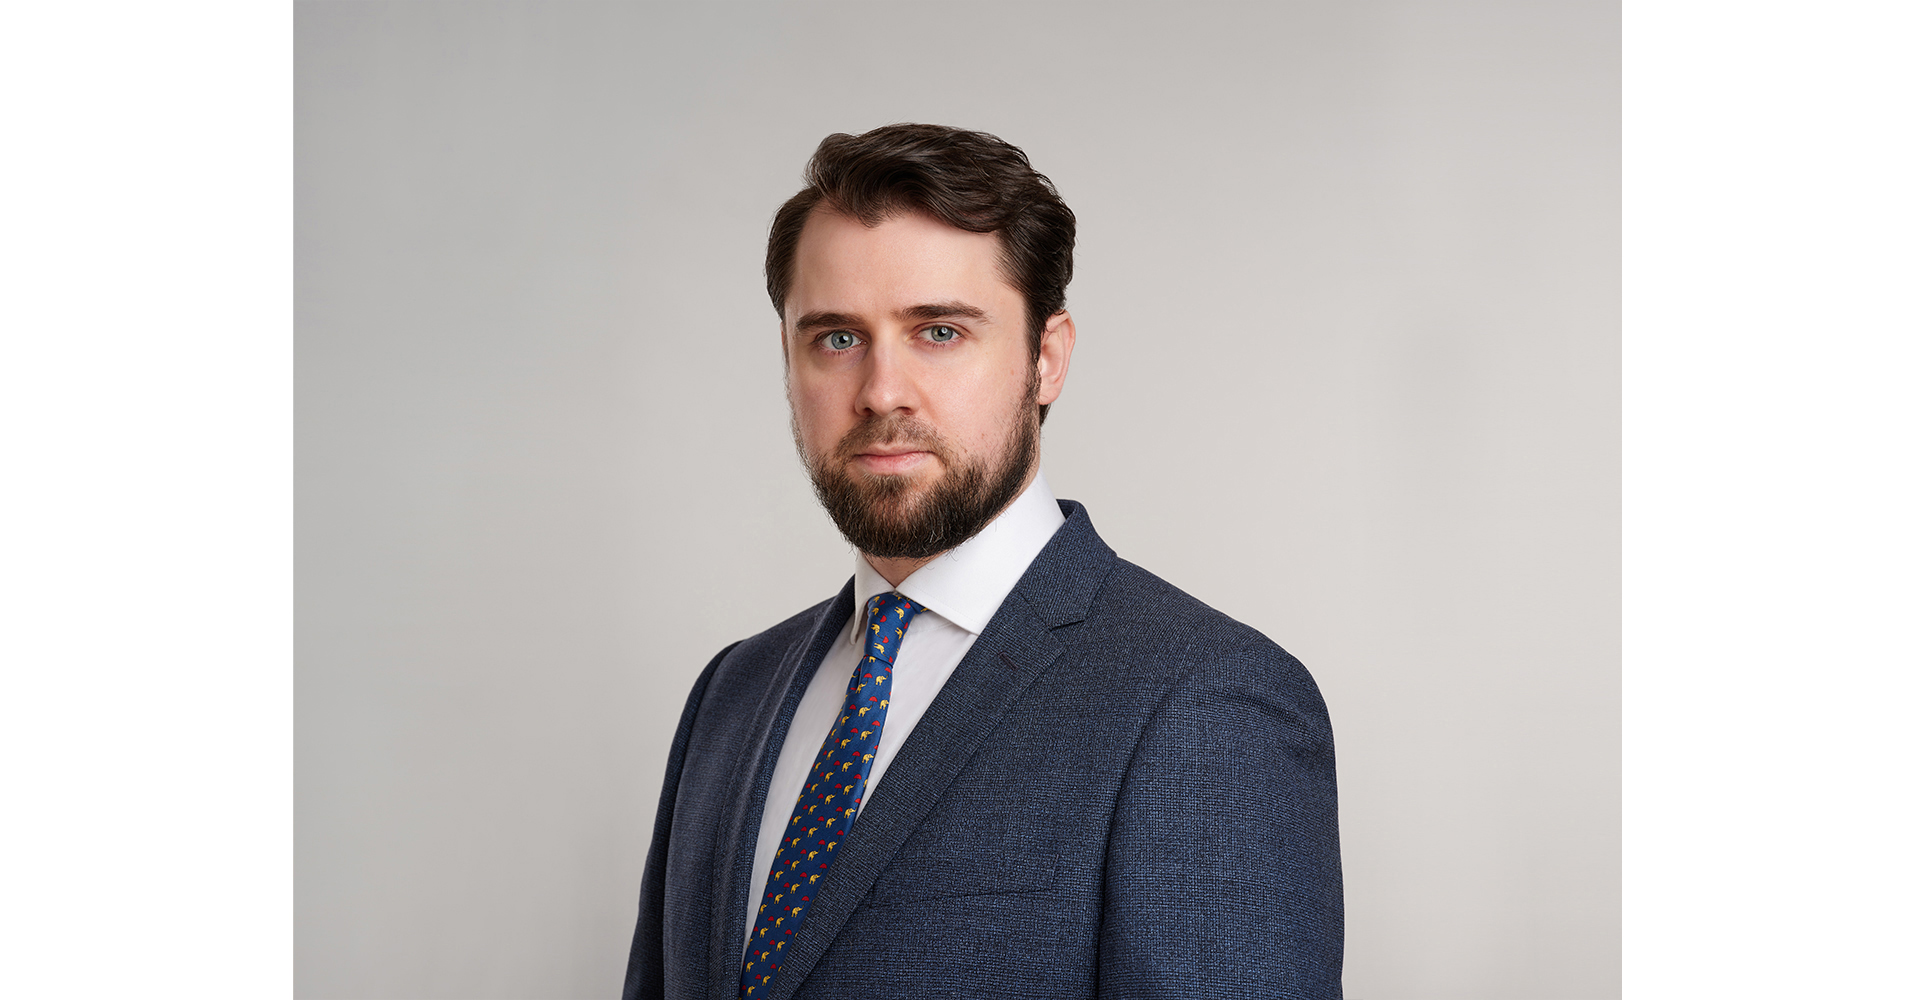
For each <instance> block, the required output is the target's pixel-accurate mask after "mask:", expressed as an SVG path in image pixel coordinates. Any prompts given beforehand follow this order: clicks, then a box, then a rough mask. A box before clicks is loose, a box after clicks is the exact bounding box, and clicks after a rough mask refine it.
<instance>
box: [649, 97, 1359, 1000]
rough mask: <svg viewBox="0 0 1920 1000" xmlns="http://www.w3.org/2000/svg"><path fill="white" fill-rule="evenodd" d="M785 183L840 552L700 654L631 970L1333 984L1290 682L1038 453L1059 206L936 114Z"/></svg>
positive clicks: (818, 433)
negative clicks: (840, 571)
mask: <svg viewBox="0 0 1920 1000" xmlns="http://www.w3.org/2000/svg"><path fill="white" fill-rule="evenodd" d="M807 181H808V186H807V188H806V189H805V190H803V191H801V192H800V193H799V194H797V195H795V196H794V197H793V199H792V200H790V201H789V202H787V204H786V205H785V206H784V207H783V208H782V209H781V210H780V212H779V213H778V215H777V216H776V217H775V219H774V223H773V228H772V232H771V234H770V236H769V239H768V248H767V290H768V293H769V294H770V296H771V297H772V299H773V305H774V308H775V310H776V311H778V312H779V314H780V345H781V350H782V351H783V352H784V354H785V358H786V369H787V391H788V399H789V402H790V403H791V406H792V410H793V428H794V438H795V442H796V444H797V445H798V447H799V450H800V453H801V457H802V458H803V459H804V460H805V462H806V466H807V469H808V472H809V473H810V474H811V476H812V478H813V482H814V487H815V491H816V492H817V493H818V495H819V497H820V500H821V502H822V504H823V505H824V506H825V507H826V509H827V511H828V513H829V514H830V515H831V516H832V517H833V519H834V522H835V523H836V524H837V525H838V526H839V528H840V530H841V532H842V533H843V534H845V535H846V537H847V539H848V541H849V542H851V543H852V544H853V546H854V547H855V548H856V549H857V550H858V553H857V554H856V556H855V558H854V574H853V579H852V580H850V581H848V583H847V584H846V586H844V587H842V588H841V591H840V593H839V595H838V596H836V597H834V598H833V599H831V600H828V601H826V602H825V603H822V604H819V605H816V606H815V607H813V608H809V609H808V610H806V611H803V612H801V613H800V614H798V615H796V616H794V617H792V618H789V619H787V620H786V621H784V622H782V623H780V624H778V625H775V626H773V627H772V628H770V629H768V630H766V631H765V632H762V633H760V634H759V635H756V636H753V637H752V638H749V639H745V640H742V641H741V642H738V643H735V644H734V645H732V646H729V647H727V648H726V649H724V650H722V651H721V652H720V654H719V655H718V656H716V657H715V658H714V660H713V661H712V662H711V663H709V664H708V665H707V668H706V670H705V672H703V673H702V674H701V675H700V678H699V680H698V681H696V682H695V684H694V688H693V693H692V695H691V696H690V697H689V698H688V700H687V706H686V710H685V712H684V714H683V715H682V716H681V720H680V726H679V729H678V731H677V732H676V733H675V734H674V738H673V744H672V749H671V751H670V753H669V756H668V761H667V773H666V780H665V783H664V785H663V787H662V789H661V795H660V809H659V814H658V817H657V819H656V820H655V824H654V831H653V843H652V847H651V850H650V851H649V854H648V857H647V867H646V873H645V876H644V879H643V882H642V886H641V894H640V919H639V925H638V928H637V929H636V931H635V934H634V941H633V949H632V953H631V957H630V959H629V966H628V971H627V982H626V996H627V997H628V998H630V1000H633V998H641V997H662V996H665V997H679V998H694V997H700V998H710V1000H725V998H732V997H745V998H747V1000H762V998H766V1000H783V998H788V997H820V998H842V997H862V998H878V997H946V996H951V997H1002V996H1004V997H1023V998H1025V997H1096V996H1097V997H1228V996H1247V997H1256V996H1257V997H1263V998H1272V997H1305V998H1326V997H1334V998H1337V997H1339V995H1340V962H1341V947H1342V910H1341V895H1340V859H1339V842H1338V834H1337V829H1336V823H1335V801H1334V770H1333V741H1332V733H1331V730H1330V729H1329V726H1328V722H1327V715H1326V709H1325V706H1324V705H1323V704H1322V702H1321V699H1320V695H1319V692H1318V690H1317V689H1316V688H1315V687H1314V684H1313V681H1312V679H1311V678H1309V677H1308V676H1307V673H1306V671H1305V670H1304V669H1303V668H1302V667H1301V666H1300V664H1299V663H1298V661H1296V660H1294V659H1293V658H1292V657H1291V656H1289V655H1288V654H1287V653H1286V652H1285V651H1284V650H1282V649H1280V647H1278V646H1276V645H1274V644H1273V643H1272V642H1271V641H1269V640H1268V639H1267V638H1266V637H1265V636H1262V635H1260V634H1259V633H1258V632H1255V631H1254V630H1252V629H1250V628H1247V627H1246V626H1244V625H1241V624H1239V623H1237V622H1234V621H1232V620H1231V619H1228V618H1226V617H1225V616H1223V615H1221V614H1219V613H1218V612H1215V611H1213V610H1212V609H1210V608H1208V607H1206V606H1205V605H1202V604H1201V603H1199V602H1198V601H1196V600H1194V599H1193V598H1191V597H1188V596H1187V595H1185V594H1183V593H1181V592H1180V591H1178V590H1176V589H1174V588H1173V587H1171V586H1169V585H1168V584H1166V583H1165V582H1163V581H1161V580H1160V579H1158V578H1156V577H1154V576H1153V575H1152V574H1149V573H1147V572H1146V571H1144V570H1142V569H1140V568H1139V567H1137V566H1134V565H1132V564H1130V563H1127V562H1125V561H1123V560H1120V559H1118V558H1117V557H1115V555H1114V554H1113V552H1112V550H1110V549H1109V548H1107V546H1106V545H1105V544H1104V543H1102V542H1101V541H1100V537H1099V535H1097V534H1095V532H1094V530H1093V525H1092V523H1091V521H1090V520H1089V518H1088V515H1087V512H1086V510H1085V508H1083V507H1081V506H1080V505H1078V504H1075V503H1071V502H1063V501H1056V500H1055V499H1054V497H1053V494H1052V491H1051V490H1049V489H1048V487H1047V484H1046V480H1045V478H1044V477H1042V476H1041V475H1040V472H1039V434H1040V425H1041V421H1042V420H1044V419H1045V417H1046V413H1047V409H1048V407H1049V406H1050V405H1051V404H1052V403H1053V402H1054V400H1056V399H1058V398H1059V396H1060V392H1061V389H1062V387H1063V386H1064V385H1065V382H1066V376H1067V366H1068V361H1069V360H1070V358H1071V357H1072V354H1073V346H1074V335H1075V331H1074V325H1073V320H1072V319H1071V318H1070V317H1069V316H1068V314H1067V312H1066V309H1065V296H1066V286H1067V282H1068V280H1069V278H1071V276H1072V269H1073V259H1072V254H1073V234H1074V217H1073V213H1072V212H1071V211H1069V210H1068V209H1067V206H1066V205H1065V204H1064V203H1063V202H1061V200H1060V198H1059V196H1058V195H1057V194H1056V193H1055V191H1054V189H1053V187H1052V185H1051V184H1050V183H1049V182H1048V181H1047V179H1046V178H1045V177H1043V176H1041V175H1040V174H1038V173H1035V172H1034V171H1033V169H1032V167H1031V166H1030V165H1029V164H1028V161H1027V158H1026V156H1025V154H1024V153H1022V152H1021V151H1020V150H1018V149H1016V148H1014V147H1012V146H1010V145H1007V144H1006V143H1004V142H1002V141H1000V140H999V139H996V138H994V137H992V136H988V135H983V134H980V133H975V132H966V131H961V130H957V129H950V128H943V127H937V126H929V125H895V126H888V127H886V128H881V129H876V130H874V131H872V132H868V133H866V134H865V135H861V136H857V137H856V136H848V135H834V136H829V137H828V138H827V139H826V140H825V141H823V142H822V143H821V144H820V147H819V149H818V150H817V151H816V152H815V154H814V157H813V160H812V161H811V162H810V164H809V165H808V170H807ZM1187 335H1188V336H1191V337H1196V338H1201V337H1204V336H1205V334H1204V332H1192V333H1189V334H1187ZM1198 431H1199V428H1196V432H1198Z"/></svg>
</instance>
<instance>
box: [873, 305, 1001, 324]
mask: <svg viewBox="0 0 1920 1000" xmlns="http://www.w3.org/2000/svg"><path fill="white" fill-rule="evenodd" d="M894 315H895V316H897V317H899V318H900V319H918V320H929V319H987V318H988V317H987V313H986V310H984V309H981V308H980V307H978V306H970V305H968V304H966V303H965V302H929V303H927V304H926V305H922V306H908V307H907V308H905V309H902V310H900V311H899V312H896V313H894Z"/></svg>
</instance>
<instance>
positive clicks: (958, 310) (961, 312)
mask: <svg viewBox="0 0 1920 1000" xmlns="http://www.w3.org/2000/svg"><path fill="white" fill-rule="evenodd" d="M893 315H894V317H895V318H896V319H902V320H920V321H923V322H924V321H926V320H930V319H989V318H990V317H989V316H988V315H987V312H986V310H984V309H981V308H980V307H979V306H972V305H968V304H967V303H965V302H959V301H954V302H928V303H926V304H924V305H917V306H908V307H906V308H905V309H901V310H899V311H897V312H895V313H894V314H893ZM865 325H866V324H865V323H864V321H862V320H861V319H860V317H858V316H855V315H852V314H851V313H837V312H810V313H807V314H806V315H804V316H801V317H800V318H799V319H797V320H795V321H794V323H793V326H794V329H796V330H819V329H823V328H826V327H836V326H847V327H855V328H858V327H862V326H865Z"/></svg>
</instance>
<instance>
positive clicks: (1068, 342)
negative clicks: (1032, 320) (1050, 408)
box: [1034, 309, 1073, 406]
mask: <svg viewBox="0 0 1920 1000" xmlns="http://www.w3.org/2000/svg"><path fill="white" fill-rule="evenodd" d="M1072 360H1073V317H1072V316H1069V315H1067V311H1066V310H1065V309H1062V310H1060V311H1059V312H1057V313H1054V314H1053V315H1052V316H1049V317H1047V328H1046V330H1045V331H1044V332H1043V333H1041V334H1040V357H1039V358H1038V359H1036V360H1035V361H1034V366H1035V367H1036V368H1038V369H1039V371H1040V395H1039V397H1038V401H1039V403H1040V405H1041V406H1047V405H1049V404H1051V403H1052V402H1053V401H1054V400H1056V399H1059V398H1060V391H1061V390H1062V389H1065V388H1066V386H1067V363H1068V362H1070V361H1072Z"/></svg>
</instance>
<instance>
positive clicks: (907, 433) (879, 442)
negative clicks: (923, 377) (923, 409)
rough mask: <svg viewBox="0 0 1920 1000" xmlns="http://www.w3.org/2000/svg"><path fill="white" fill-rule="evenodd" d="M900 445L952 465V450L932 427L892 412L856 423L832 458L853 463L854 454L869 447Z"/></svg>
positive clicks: (834, 450) (842, 439) (835, 447)
mask: <svg viewBox="0 0 1920 1000" xmlns="http://www.w3.org/2000/svg"><path fill="white" fill-rule="evenodd" d="M898 445H909V446H911V447H913V448H914V449H915V450H917V451H924V452H928V453H930V454H932V455H933V457H935V458H937V459H939V460H940V461H941V462H942V463H945V464H947V465H951V464H952V457H953V450H952V449H951V448H949V447H948V446H947V442H946V439H944V438H942V437H941V436H940V432H939V431H937V430H934V429H933V425H931V424H928V423H926V422H925V421H922V420H919V419H916V418H914V417H908V416H901V415H899V414H893V413H889V414H887V415H886V416H877V417H872V418H869V419H867V420H865V421H863V422H861V423H859V424H856V425H855V426H854V428H853V429H852V430H850V431H848V432H847V435H846V436H845V437H843V438H841V439H840V443H839V444H838V445H835V446H834V449H833V457H834V459H835V460H837V461H840V462H850V461H852V460H853V457H854V456H855V455H858V454H860V453H861V452H863V451H866V450H867V449H869V448H874V447H893V446H898Z"/></svg>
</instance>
